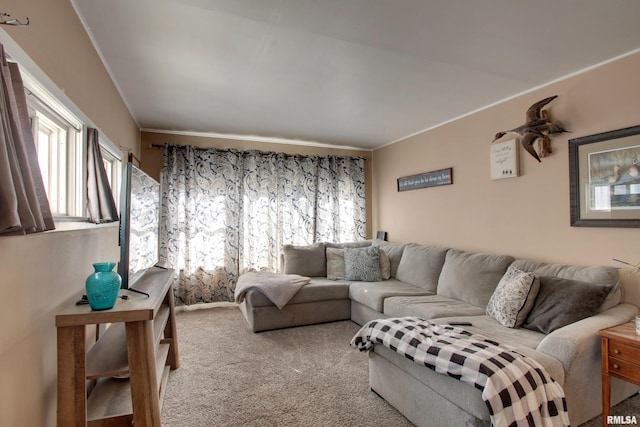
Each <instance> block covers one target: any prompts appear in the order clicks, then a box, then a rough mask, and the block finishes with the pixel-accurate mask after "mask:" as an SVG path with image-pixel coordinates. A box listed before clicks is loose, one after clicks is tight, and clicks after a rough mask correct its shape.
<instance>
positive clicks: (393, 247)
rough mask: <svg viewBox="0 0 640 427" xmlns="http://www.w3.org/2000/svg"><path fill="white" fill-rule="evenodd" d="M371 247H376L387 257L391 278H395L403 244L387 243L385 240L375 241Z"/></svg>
mask: <svg viewBox="0 0 640 427" xmlns="http://www.w3.org/2000/svg"><path fill="white" fill-rule="evenodd" d="M371 246H376V247H378V248H380V249H382V250H383V251H385V253H386V254H387V255H388V256H389V262H390V263H391V277H396V272H397V271H398V264H400V259H401V258H402V252H404V247H405V246H406V244H405V243H389V242H387V241H385V240H380V239H376V240H374V241H373V242H372V243H371Z"/></svg>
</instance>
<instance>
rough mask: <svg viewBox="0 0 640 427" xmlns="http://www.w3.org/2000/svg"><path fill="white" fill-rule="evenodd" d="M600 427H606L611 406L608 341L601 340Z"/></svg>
mask: <svg viewBox="0 0 640 427" xmlns="http://www.w3.org/2000/svg"><path fill="white" fill-rule="evenodd" d="M601 351H602V426H603V427H607V425H608V424H607V418H608V417H609V406H610V404H611V377H610V376H609V340H608V339H606V338H602V347H601Z"/></svg>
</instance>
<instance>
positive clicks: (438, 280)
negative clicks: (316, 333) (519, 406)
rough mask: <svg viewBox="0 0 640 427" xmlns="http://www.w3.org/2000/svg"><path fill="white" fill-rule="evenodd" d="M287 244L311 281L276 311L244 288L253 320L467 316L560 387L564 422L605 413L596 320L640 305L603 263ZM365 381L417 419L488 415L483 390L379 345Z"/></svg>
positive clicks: (290, 260)
mask: <svg viewBox="0 0 640 427" xmlns="http://www.w3.org/2000/svg"><path fill="white" fill-rule="evenodd" d="M283 252H284V253H283V272H284V273H294V274H300V275H303V276H308V277H311V278H312V279H311V282H310V283H309V284H308V285H306V286H304V287H303V288H302V289H301V290H300V291H298V293H297V294H296V295H295V296H294V297H293V298H292V299H291V300H290V301H289V303H288V304H287V305H286V306H285V307H284V308H283V309H282V310H278V309H277V307H275V306H274V305H273V304H272V303H271V302H270V301H269V300H268V299H267V298H266V297H264V296H263V295H262V294H261V293H260V292H259V291H256V290H251V291H249V292H247V293H246V295H245V299H244V300H243V301H242V302H241V304H240V309H241V311H242V313H243V314H244V316H245V318H246V320H247V322H248V324H249V326H250V328H251V329H252V330H253V331H256V332H257V331H263V330H269V329H277V328H284V327H290V326H301V325H308V324H313V323H321V322H328V321H335V320H346V319H351V320H353V321H354V322H356V323H358V324H359V325H364V324H365V323H366V322H368V321H370V320H373V319H379V318H387V317H405V316H416V317H420V318H423V319H427V320H430V321H433V322H436V323H449V322H452V321H468V322H470V323H471V326H464V328H465V329H468V330H469V331H470V332H472V333H477V334H481V335H484V336H485V337H488V338H491V339H494V340H496V341H498V342H500V343H502V344H507V345H510V346H512V347H515V348H516V349H517V350H518V351H519V352H520V353H522V354H525V355H527V356H530V357H532V358H534V359H535V360H536V361H537V362H539V363H540V364H542V366H543V367H544V368H545V369H546V370H547V372H548V373H549V374H550V375H551V376H552V377H553V378H554V379H555V380H556V381H557V382H558V383H560V385H562V387H563V389H564V391H565V395H566V400H567V406H568V410H569V417H570V420H571V424H572V425H579V424H581V423H583V422H585V421H587V420H589V419H591V418H593V417H595V416H596V415H598V414H599V413H600V412H601V375H600V339H599V336H598V333H597V331H598V330H600V329H603V328H606V327H609V326H613V325H616V324H619V323H624V322H627V321H629V320H630V319H632V318H633V317H634V316H635V314H638V313H639V312H640V311H639V310H638V308H637V307H636V306H634V305H632V304H627V303H623V302H622V301H623V295H622V293H623V289H622V287H621V286H619V283H618V280H619V279H618V271H617V270H615V269H613V268H608V267H593V266H574V265H559V264H549V263H539V262H533V261H527V260H520V259H514V258H513V257H511V256H508V255H496V254H483V253H473V252H465V251H460V250H456V249H451V248H443V247H435V246H428V245H419V244H414V243H408V244H397V243H388V242H385V241H381V240H374V241H365V242H354V243H350V244H328V243H325V244H323V243H318V244H315V245H311V246H306V247H295V246H286V247H285V248H284V251H283ZM374 265H375V266H376V268H372V266H374ZM377 266H379V268H378V267H377ZM372 270H375V272H374V273H375V274H373V273H372V274H373V276H371V275H370V273H371V271H372ZM372 277H373V278H374V279H375V280H370V279H371V278H372ZM514 283H516V284H517V286H520V287H519V288H513V287H512V286H514ZM523 284H524V285H523ZM522 286H524V288H523V287H522ZM513 289H517V290H516V291H513ZM516 296H517V297H516ZM488 307H489V308H488ZM514 307H515V308H514ZM369 382H370V386H371V388H372V390H373V391H375V392H376V393H377V394H379V395H380V396H381V397H383V398H384V399H385V400H387V401H388V402H389V403H391V404H392V405H393V406H394V407H395V408H397V409H398V410H399V411H400V412H401V413H402V414H404V415H405V416H406V417H407V418H408V419H409V420H410V421H411V422H413V423H415V424H416V425H424V426H433V425H451V426H453V425H455V426H489V425H490V421H489V412H488V410H487V407H486V406H485V404H484V402H483V400H482V397H481V391H480V390H477V389H475V388H474V387H472V386H470V385H467V384H465V383H463V382H460V381H458V380H456V379H453V378H450V377H448V376H445V375H441V374H438V373H435V372H434V371H432V370H430V369H428V368H426V367H424V366H421V365H418V364H417V363H415V362H412V361H411V360H409V359H406V358H405V357H403V356H400V355H398V354H397V353H395V352H393V351H391V350H389V349H387V348H386V347H384V346H381V345H376V346H374V349H373V350H372V351H370V352H369ZM611 388H612V394H611V402H612V404H615V403H617V402H619V401H621V400H623V399H624V398H626V397H628V396H631V395H632V394H634V393H636V392H637V391H638V387H637V386H633V385H631V384H629V383H625V382H622V381H617V380H615V379H614V381H613V382H612V386H611Z"/></svg>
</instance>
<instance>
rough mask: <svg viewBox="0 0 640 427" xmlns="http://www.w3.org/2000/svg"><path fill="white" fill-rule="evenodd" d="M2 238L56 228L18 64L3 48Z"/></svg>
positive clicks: (0, 124) (0, 110)
mask: <svg viewBox="0 0 640 427" xmlns="http://www.w3.org/2000/svg"><path fill="white" fill-rule="evenodd" d="M0 61H1V65H2V66H1V70H0V73H1V75H2V91H0V116H1V118H0V119H1V120H0V234H5V235H6V234H27V233H37V232H42V231H46V230H52V229H54V228H55V224H54V222H53V216H52V215H51V209H50V208H49V200H48V199H47V194H46V191H45V187H44V182H43V181H42V174H41V173H40V165H39V164H38V155H37V153H36V147H35V142H34V138H33V133H32V131H31V125H30V123H29V113H28V110H27V100H26V96H25V90H24V85H23V83H22V77H21V76H20V70H19V68H18V64H15V63H9V62H8V61H7V57H6V55H5V52H4V47H3V46H2V45H1V44H0Z"/></svg>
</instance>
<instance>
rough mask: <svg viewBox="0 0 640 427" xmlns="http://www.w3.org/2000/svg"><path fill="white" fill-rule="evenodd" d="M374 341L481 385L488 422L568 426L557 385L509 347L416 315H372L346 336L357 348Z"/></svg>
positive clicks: (366, 347) (497, 425)
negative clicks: (388, 316)
mask: <svg viewBox="0 0 640 427" xmlns="http://www.w3.org/2000/svg"><path fill="white" fill-rule="evenodd" d="M374 344H382V345H384V346H385V347H387V348H389V349H391V350H393V351H396V352H397V353H399V354H402V355H404V356H405V357H406V358H408V359H410V360H413V361H414V362H416V363H419V364H422V365H425V366H426V367H428V368H429V369H432V370H434V371H436V372H438V373H441V374H445V375H448V376H450V377H453V378H456V379H458V380H460V381H463V382H465V383H467V384H470V385H472V386H473V387H475V388H477V389H479V390H482V399H483V400H484V401H485V403H486V405H487V408H488V409H489V414H490V416H491V423H492V425H493V426H494V427H503V426H505V427H506V426H514V427H515V426H532V427H533V426H535V427H539V426H569V414H568V412H567V404H566V401H565V397H564V390H562V387H561V386H560V384H558V383H557V382H555V380H553V378H551V377H550V376H549V375H548V374H547V373H546V371H545V369H544V368H543V367H542V366H541V365H540V364H539V363H538V362H536V361H535V360H533V359H532V358H530V357H525V356H524V355H522V354H519V353H517V352H516V351H515V350H514V348H512V347H510V346H506V345H501V344H498V343H497V342H495V341H492V340H490V339H488V338H486V337H484V336H482V335H477V334H472V333H471V332H469V331H466V330H464V329H462V328H459V327H455V326H449V325H438V324H435V323H431V322H428V321H426V320H423V319H420V318H418V317H401V318H391V319H378V320H372V321H370V322H368V323H367V324H366V325H364V326H363V327H362V328H361V329H360V331H358V333H357V334H356V335H355V336H354V337H353V339H352V340H351V345H352V346H354V347H357V348H358V349H359V350H360V351H367V350H371V349H372V348H373V346H374Z"/></svg>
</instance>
